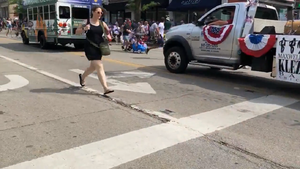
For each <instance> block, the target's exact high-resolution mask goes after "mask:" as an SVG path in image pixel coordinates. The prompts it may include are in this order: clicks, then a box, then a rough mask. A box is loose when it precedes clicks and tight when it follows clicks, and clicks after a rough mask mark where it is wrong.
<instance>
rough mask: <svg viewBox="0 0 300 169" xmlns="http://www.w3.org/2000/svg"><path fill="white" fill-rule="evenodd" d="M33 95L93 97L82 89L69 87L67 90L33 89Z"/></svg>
mask: <svg viewBox="0 0 300 169" xmlns="http://www.w3.org/2000/svg"><path fill="white" fill-rule="evenodd" d="M30 92H32V93H60V94H77V95H93V94H90V93H87V92H84V91H82V90H81V88H80V87H75V86H71V87H67V88H60V89H57V88H41V89H32V90H30Z"/></svg>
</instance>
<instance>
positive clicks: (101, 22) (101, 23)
mask: <svg viewBox="0 0 300 169" xmlns="http://www.w3.org/2000/svg"><path fill="white" fill-rule="evenodd" d="M100 25H101V27H102V29H103V33H104V36H105V39H106V40H107V39H108V38H107V35H106V30H105V28H104V25H103V21H100ZM107 31H108V30H107Z"/></svg>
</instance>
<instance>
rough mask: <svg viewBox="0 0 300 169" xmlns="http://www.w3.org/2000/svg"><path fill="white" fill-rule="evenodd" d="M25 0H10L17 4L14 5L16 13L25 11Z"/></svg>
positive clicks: (10, 2)
mask: <svg viewBox="0 0 300 169" xmlns="http://www.w3.org/2000/svg"><path fill="white" fill-rule="evenodd" d="M22 2H23V0H9V4H10V5H12V4H16V5H17V6H16V7H14V14H16V15H19V14H22V13H24V12H25V9H24V8H23V4H22Z"/></svg>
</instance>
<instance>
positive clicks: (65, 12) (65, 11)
mask: <svg viewBox="0 0 300 169" xmlns="http://www.w3.org/2000/svg"><path fill="white" fill-rule="evenodd" d="M59 18H61V19H69V18H71V14H70V7H68V6H60V7H59Z"/></svg>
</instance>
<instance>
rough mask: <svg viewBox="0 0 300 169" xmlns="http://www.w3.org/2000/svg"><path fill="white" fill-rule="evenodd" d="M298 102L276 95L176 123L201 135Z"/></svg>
mask: <svg viewBox="0 0 300 169" xmlns="http://www.w3.org/2000/svg"><path fill="white" fill-rule="evenodd" d="M298 101H299V100H295V99H292V98H286V97H281V96H276V95H270V96H264V97H260V98H257V99H253V100H249V101H245V102H241V103H237V104H234V105H229V106H226V107H223V108H219V109H215V110H212V111H208V112H205V113H200V114H196V115H192V116H190V117H185V118H181V119H179V120H178V122H179V123H180V124H183V125H186V126H189V127H190V128H192V129H194V130H197V131H199V132H201V133H204V134H205V133H211V132H214V131H216V130H221V129H224V128H226V127H229V126H232V125H235V124H238V123H240V122H243V121H246V120H249V119H252V118H255V117H257V116H260V115H263V114H266V113H268V112H272V111H274V110H277V109H279V108H282V107H285V106H288V105H291V104H293V103H296V102H298Z"/></svg>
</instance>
